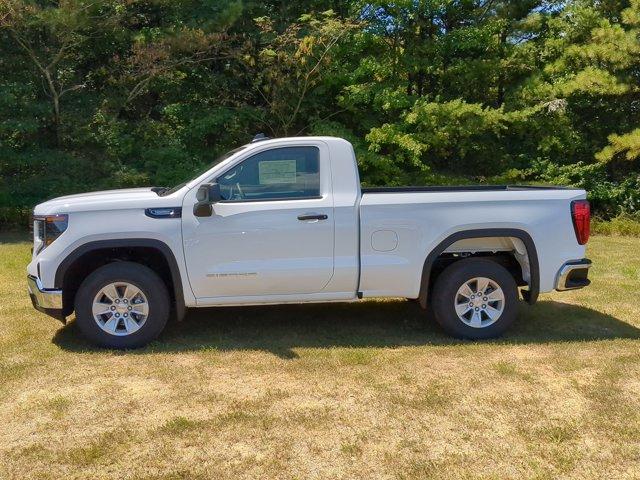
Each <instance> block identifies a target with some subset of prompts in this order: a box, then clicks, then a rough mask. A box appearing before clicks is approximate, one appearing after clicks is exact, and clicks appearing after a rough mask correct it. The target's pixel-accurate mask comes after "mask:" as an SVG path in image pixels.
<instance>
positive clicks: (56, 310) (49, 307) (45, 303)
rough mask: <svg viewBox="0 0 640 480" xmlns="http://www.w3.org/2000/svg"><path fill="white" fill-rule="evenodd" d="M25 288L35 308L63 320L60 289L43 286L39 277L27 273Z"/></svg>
mask: <svg viewBox="0 0 640 480" xmlns="http://www.w3.org/2000/svg"><path fill="white" fill-rule="evenodd" d="M27 288H28V290H29V296H30V297H31V303H32V304H33V307H34V308H35V309H36V310H39V311H41V312H42V313H46V314H47V315H49V316H51V317H53V318H57V319H58V320H61V321H63V322H64V321H65V316H64V314H63V313H62V312H63V310H62V290H51V289H47V288H43V287H42V282H40V279H39V278H36V277H34V276H32V275H27Z"/></svg>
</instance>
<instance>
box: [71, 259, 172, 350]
mask: <svg viewBox="0 0 640 480" xmlns="http://www.w3.org/2000/svg"><path fill="white" fill-rule="evenodd" d="M114 282H127V283H130V284H132V285H134V286H136V287H138V288H139V289H140V290H141V292H142V293H143V294H144V295H145V296H146V298H147V304H148V307H149V314H148V315H147V317H146V320H145V322H144V323H143V324H142V326H141V327H140V328H139V330H137V331H135V332H133V333H131V334H129V335H124V336H117V335H112V334H110V333H108V332H105V331H104V330H103V329H102V328H100V326H99V325H98V324H97V322H96V320H94V318H93V313H92V305H93V300H94V298H95V296H96V295H97V294H98V292H99V291H100V290H101V289H102V288H104V287H105V286H106V285H108V284H110V283H114ZM75 309H76V323H77V324H78V327H79V328H80V331H81V332H82V334H83V335H84V336H85V337H86V338H87V339H88V340H89V341H90V342H92V343H94V344H96V345H99V346H101V347H107V348H115V349H120V350H122V349H130V348H140V347H143V346H144V345H146V344H148V343H149V342H151V341H152V340H154V339H155V338H157V337H158V335H160V333H161V332H162V330H163V329H164V327H165V325H166V323H167V319H168V318H169V311H170V304H169V293H168V291H167V287H166V286H165V284H164V282H163V281H162V279H161V278H160V277H159V276H158V274H156V273H155V272H154V271H153V270H151V269H150V268H148V267H145V266H144V265H140V264H139V263H133V262H114V263H109V264H107V265H104V266H102V267H100V268H98V269H97V270H95V271H94V272H92V273H91V274H90V275H89V276H88V277H87V278H86V279H85V280H84V281H83V282H82V284H81V285H80V288H79V289H78V292H77V293H76V299H75Z"/></svg>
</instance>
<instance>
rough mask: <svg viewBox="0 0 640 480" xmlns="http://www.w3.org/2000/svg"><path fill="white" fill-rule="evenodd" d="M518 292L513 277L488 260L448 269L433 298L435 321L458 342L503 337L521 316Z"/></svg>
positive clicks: (461, 263)
mask: <svg viewBox="0 0 640 480" xmlns="http://www.w3.org/2000/svg"><path fill="white" fill-rule="evenodd" d="M517 301H518V288H517V285H516V282H515V280H514V279H513V277H512V276H511V274H510V273H509V272H508V271H507V270H506V269H505V268H504V267H502V266H501V265H499V264H497V263H495V262H493V261H491V260H487V259H482V258H468V259H464V260H460V261H457V262H455V263H453V264H452V265H450V266H449V267H447V268H446V269H445V270H444V271H443V272H442V273H441V274H440V276H439V277H438V280H437V282H436V285H435V287H434V289H433V292H432V295H431V302H430V303H432V304H433V312H434V316H435V319H436V320H437V322H438V323H439V324H440V325H441V326H442V328H443V329H444V330H445V331H446V332H447V333H449V334H451V335H453V336H454V337H457V338H468V339H485V338H493V337H497V336H500V335H502V334H503V333H504V332H505V330H506V329H507V328H508V327H509V326H510V325H511V324H512V323H513V321H514V320H515V317H516V313H517Z"/></svg>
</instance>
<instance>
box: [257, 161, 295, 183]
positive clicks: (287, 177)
mask: <svg viewBox="0 0 640 480" xmlns="http://www.w3.org/2000/svg"><path fill="white" fill-rule="evenodd" d="M258 181H259V182H260V185H273V184H276V183H296V161H295V160H269V161H265V162H260V163H259V164H258Z"/></svg>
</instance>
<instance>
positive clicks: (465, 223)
mask: <svg viewBox="0 0 640 480" xmlns="http://www.w3.org/2000/svg"><path fill="white" fill-rule="evenodd" d="M581 198H585V192H584V191H582V190H551V189H550V190H531V191H528V190H521V191H520V190H514V191H473V192H460V191H459V192H456V191H452V192H414V193H410V192H407V193H366V194H364V195H363V197H362V200H361V203H360V219H361V220H360V222H361V239H360V250H361V281H360V290H361V291H362V292H363V294H364V295H365V296H395V297H407V298H417V296H418V293H419V290H420V281H421V275H422V268H423V265H424V262H425V259H426V257H427V255H428V254H429V252H431V250H433V249H434V248H435V247H436V246H437V245H438V244H439V243H440V242H442V241H443V240H445V239H446V238H447V237H449V236H450V235H452V234H454V233H456V232H460V231H465V230H478V229H487V228H515V229H520V230H523V231H525V232H526V233H528V234H529V235H530V236H531V237H532V238H533V241H534V243H535V246H536V250H537V254H538V260H539V264H540V291H541V292H546V291H550V290H553V288H554V286H555V277H556V274H557V272H558V270H559V268H560V267H561V266H562V264H563V263H565V262H566V261H568V260H577V259H581V258H583V257H584V253H585V247H584V246H582V245H578V242H577V240H576V237H575V233H574V230H573V224H572V221H571V212H570V203H571V201H572V200H576V199H581ZM381 231H392V232H395V234H396V236H397V242H396V243H397V245H396V246H395V248H394V249H393V250H387V251H380V245H379V244H377V240H378V239H382V243H384V242H385V241H386V240H388V238H389V236H390V234H389V233H387V232H383V233H380V232H381ZM376 232H378V233H376ZM374 234H375V235H374ZM378 243H379V242H378ZM387 243H389V242H388V241H387ZM392 246H393V244H392V243H391V244H389V245H387V247H386V248H390V247H392Z"/></svg>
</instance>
